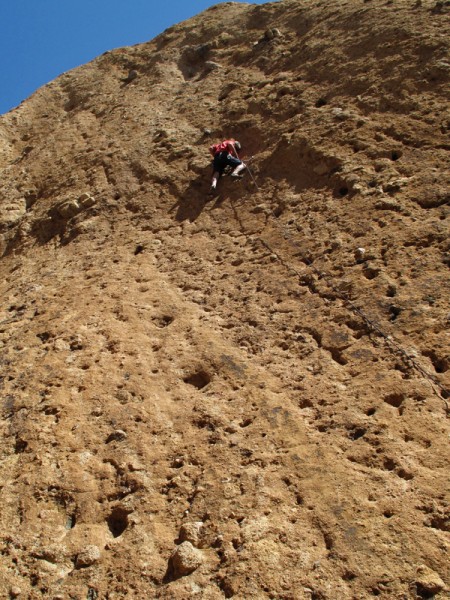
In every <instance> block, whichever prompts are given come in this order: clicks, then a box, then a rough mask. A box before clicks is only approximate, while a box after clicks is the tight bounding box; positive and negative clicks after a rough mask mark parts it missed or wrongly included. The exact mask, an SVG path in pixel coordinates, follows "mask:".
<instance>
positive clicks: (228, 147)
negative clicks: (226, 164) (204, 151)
mask: <svg viewBox="0 0 450 600" xmlns="http://www.w3.org/2000/svg"><path fill="white" fill-rule="evenodd" d="M209 151H210V152H211V154H212V155H213V156H216V154H219V153H220V152H228V153H229V154H233V155H234V156H235V155H236V154H237V153H236V149H235V147H234V140H224V141H223V142H221V143H220V144H213V145H212V146H210V148H209Z"/></svg>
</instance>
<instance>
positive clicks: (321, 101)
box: [315, 98, 327, 108]
mask: <svg viewBox="0 0 450 600" xmlns="http://www.w3.org/2000/svg"><path fill="white" fill-rule="evenodd" d="M326 104H327V101H326V100H325V98H319V99H318V100H317V101H316V104H315V107H316V108H321V107H322V106H325V105H326Z"/></svg>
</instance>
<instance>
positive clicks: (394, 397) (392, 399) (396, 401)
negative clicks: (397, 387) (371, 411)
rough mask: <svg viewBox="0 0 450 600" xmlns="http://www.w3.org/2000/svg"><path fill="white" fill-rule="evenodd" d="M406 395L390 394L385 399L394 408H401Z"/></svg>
mask: <svg viewBox="0 0 450 600" xmlns="http://www.w3.org/2000/svg"><path fill="white" fill-rule="evenodd" d="M404 399H405V396H404V395H403V394H389V395H388V396H386V398H385V399H384V401H385V402H386V404H390V405H391V406H393V407H394V408H399V407H400V406H401V404H402V402H403V401H404Z"/></svg>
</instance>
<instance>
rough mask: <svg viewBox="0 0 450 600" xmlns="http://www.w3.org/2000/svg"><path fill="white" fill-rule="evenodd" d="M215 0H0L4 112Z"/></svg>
mask: <svg viewBox="0 0 450 600" xmlns="http://www.w3.org/2000/svg"><path fill="white" fill-rule="evenodd" d="M238 1H239V0H238ZM266 2H267V0H251V1H249V4H265V3H266ZM214 4H218V1H217V0H216V1H212V0H0V114H3V113H5V112H7V111H9V110H11V108H13V107H15V106H17V105H18V104H20V102H21V101H22V100H25V99H26V98H28V96H30V95H31V94H32V93H33V92H34V91H35V90H37V89H38V88H39V87H41V86H42V85H44V84H46V83H48V82H49V81H52V80H53V79H55V77H58V75H61V73H64V72H65V71H69V70H70V69H73V68H75V67H78V66H79V65H82V64H84V63H87V62H89V61H90V60H92V59H93V58H95V57H96V56H98V55H100V54H102V53H103V52H106V50H111V49H112V48H119V47H120V46H131V45H133V44H139V43H141V42H146V41H148V40H151V39H152V38H154V37H155V36H156V35H158V34H159V33H161V32H162V31H164V29H167V27H170V26H171V25H174V24H175V23H179V22H180V21H184V20H185V19H188V18H189V17H192V16H194V15H196V14H197V13H199V12H201V11H202V10H205V9H206V8H208V7H209V6H213V5H214Z"/></svg>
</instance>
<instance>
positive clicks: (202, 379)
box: [183, 371, 211, 390]
mask: <svg viewBox="0 0 450 600" xmlns="http://www.w3.org/2000/svg"><path fill="white" fill-rule="evenodd" d="M183 381H184V383H188V384H189V385H192V386H194V387H196V388H197V389H198V390H201V389H203V388H204V387H205V386H207V385H208V383H209V382H210V381H211V377H210V376H209V375H208V373H206V371H197V373H192V375H189V376H188V377H186V378H185V379H184V380H183Z"/></svg>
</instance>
